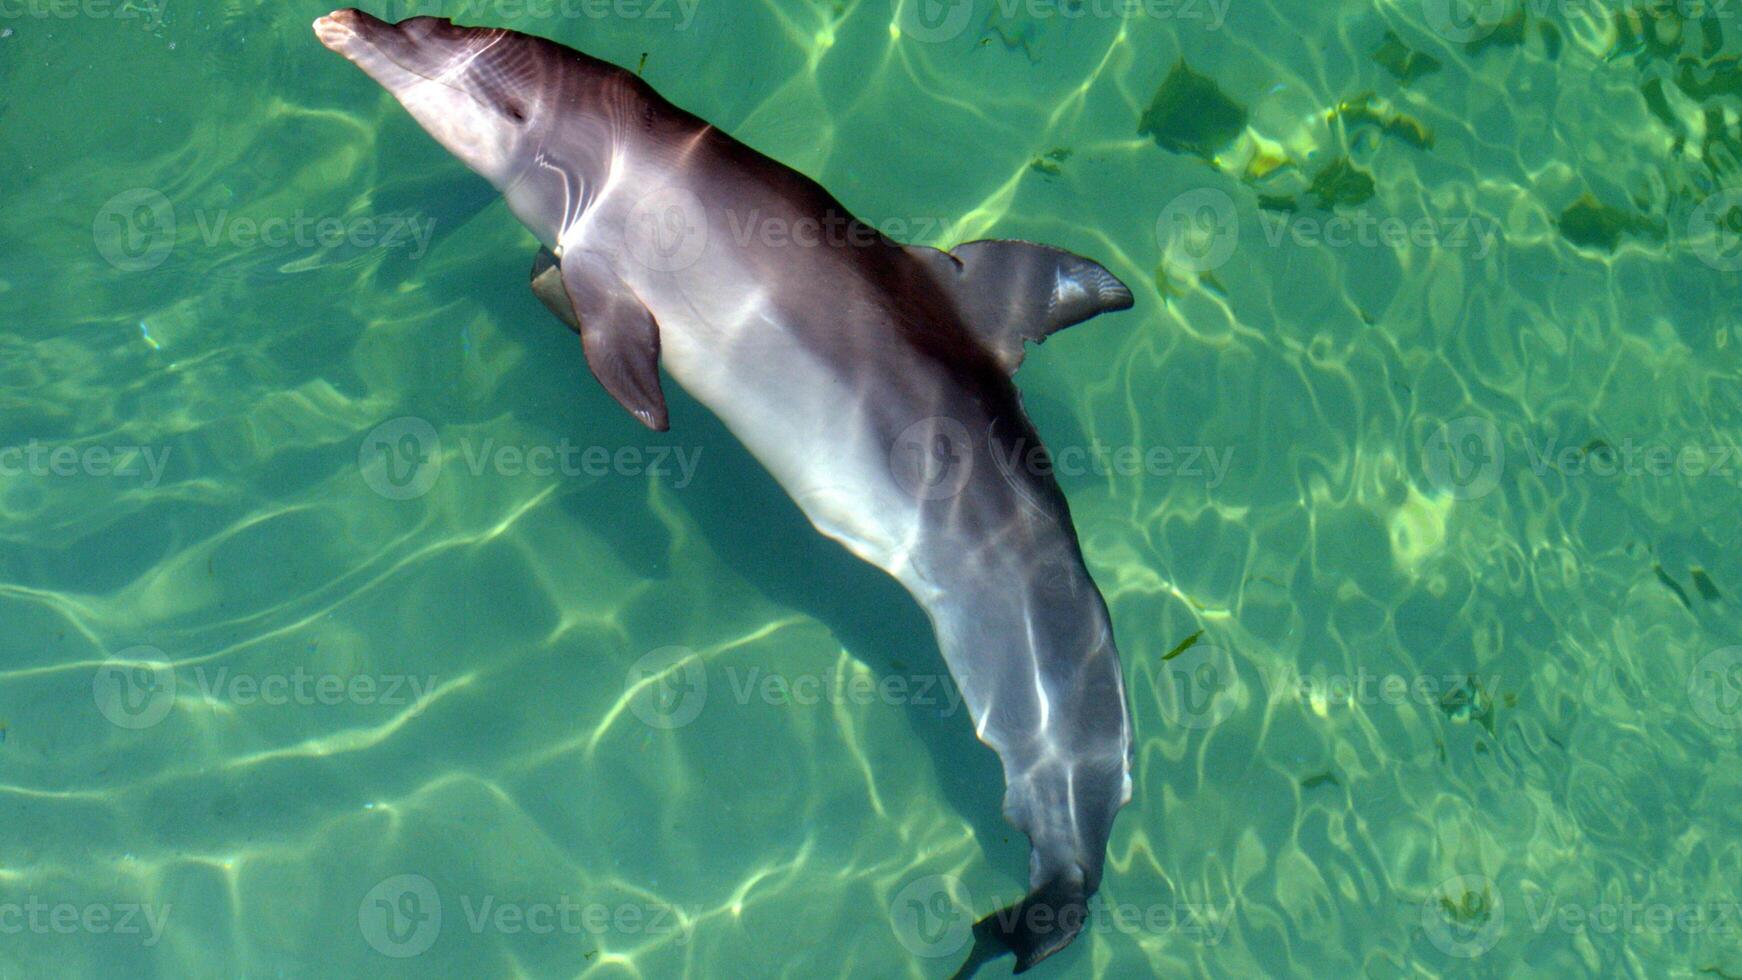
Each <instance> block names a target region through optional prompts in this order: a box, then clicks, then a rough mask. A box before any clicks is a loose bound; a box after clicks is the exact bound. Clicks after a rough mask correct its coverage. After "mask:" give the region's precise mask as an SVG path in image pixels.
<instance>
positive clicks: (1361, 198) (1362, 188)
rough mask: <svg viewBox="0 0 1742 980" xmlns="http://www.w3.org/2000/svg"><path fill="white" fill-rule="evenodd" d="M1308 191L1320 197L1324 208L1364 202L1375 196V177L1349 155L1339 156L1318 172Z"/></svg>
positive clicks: (1321, 205)
mask: <svg viewBox="0 0 1742 980" xmlns="http://www.w3.org/2000/svg"><path fill="white" fill-rule="evenodd" d="M1307 193H1308V194H1311V195H1312V196H1314V197H1316V198H1318V199H1319V206H1320V207H1323V208H1330V207H1336V206H1337V205H1340V204H1346V205H1350V206H1353V205H1356V204H1362V203H1365V202H1366V201H1368V200H1370V199H1371V198H1372V197H1373V177H1372V175H1371V174H1369V173H1367V172H1366V171H1364V170H1361V169H1360V168H1358V167H1356V166H1355V165H1354V164H1353V163H1350V162H1349V158H1348V157H1338V158H1337V159H1335V160H1332V161H1331V162H1330V163H1329V164H1328V165H1326V167H1325V169H1323V170H1321V171H1319V172H1318V175H1317V176H1315V177H1314V178H1313V182H1312V186H1310V187H1308V188H1307Z"/></svg>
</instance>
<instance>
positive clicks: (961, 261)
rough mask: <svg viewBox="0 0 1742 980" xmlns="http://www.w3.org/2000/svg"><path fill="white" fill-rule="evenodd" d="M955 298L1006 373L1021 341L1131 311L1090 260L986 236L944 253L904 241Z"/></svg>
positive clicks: (1121, 291)
mask: <svg viewBox="0 0 1742 980" xmlns="http://www.w3.org/2000/svg"><path fill="white" fill-rule="evenodd" d="M909 251H911V252H913V253H914V254H915V255H918V256H919V257H920V258H921V259H922V260H923V261H925V262H926V264H927V265H929V266H930V267H931V268H932V270H933V271H934V273H935V274H936V275H937V277H938V278H939V279H940V280H941V281H942V282H943V283H944V285H945V287H946V288H948V289H949V291H950V293H951V294H952V295H953V296H955V298H956V303H957V305H958V306H959V307H960V308H961V310H962V314H963V316H964V317H965V318H966V319H967V321H968V327H969V329H971V330H973V331H974V333H975V335H976V336H978V337H979V338H980V340H981V342H982V343H984V344H985V345H986V347H987V349H988V350H990V351H991V352H992V354H993V355H994V356H995V357H997V358H998V360H999V362H1000V363H1002V364H1003V365H1004V367H1005V368H1006V369H1007V370H1009V371H1010V372H1011V373H1015V371H1016V369H1017V368H1018V367H1021V366H1022V357H1023V354H1024V349H1023V346H1022V345H1023V342H1024V341H1029V340H1032V341H1034V342H1035V343H1040V342H1041V341H1043V340H1045V339H1046V338H1047V336H1048V335H1050V334H1053V333H1057V332H1058V331H1060V330H1063V329H1064V328H1066V327H1068V326H1071V325H1072V324H1076V323H1082V322H1083V321H1084V320H1087V319H1089V318H1090V317H1092V316H1094V315H1096V314H1097V313H1107V312H1110V311H1113V310H1125V309H1130V308H1131V290H1129V289H1127V288H1125V284H1124V283H1122V282H1120V281H1119V280H1118V278H1117V277H1115V276H1114V275H1113V274H1112V273H1111V272H1108V271H1107V270H1106V269H1104V268H1102V267H1101V266H1100V265H1099V264H1098V263H1095V262H1092V261H1090V260H1088V259H1085V258H1083V257H1082V256H1080V255H1073V254H1071V253H1070V252H1067V251H1065V250H1064V249H1061V248H1053V247H1051V246H1049V245H1037V244H1035V243H1033V242H1023V241H1015V240H1010V239H1004V240H998V239H986V240H983V241H978V242H968V243H967V244H964V245H958V246H956V247H955V249H954V250H952V251H949V252H940V251H938V250H937V249H935V248H924V247H921V246H912V247H910V248H909Z"/></svg>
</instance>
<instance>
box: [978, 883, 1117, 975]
mask: <svg viewBox="0 0 1742 980" xmlns="http://www.w3.org/2000/svg"><path fill="white" fill-rule="evenodd" d="M1088 918H1089V903H1088V896H1086V895H1085V894H1083V889H1082V888H1080V887H1077V886H1073V885H1071V884H1068V883H1065V882H1053V883H1049V884H1047V885H1043V886H1041V888H1039V889H1038V890H1036V891H1035V892H1034V893H1033V894H1031V895H1029V896H1028V897H1027V898H1025V899H1023V900H1022V901H1020V902H1017V903H1016V904H1015V905H1011V906H1008V907H1006V908H1002V909H999V910H998V911H996V912H993V913H992V914H991V915H988V916H986V917H985V918H984V919H981V920H980V921H979V922H976V923H974V948H973V949H972V950H970V951H969V953H968V959H967V962H965V963H963V964H962V968H961V969H960V970H957V971H956V974H955V978H954V980H967V978H969V977H972V976H973V975H974V973H975V971H977V970H979V969H980V967H982V966H984V965H986V964H987V963H990V962H992V961H993V960H996V959H998V958H1000V957H1002V956H1004V955H1005V954H1007V953H1014V954H1016V972H1017V973H1022V972H1024V971H1026V970H1028V968H1030V967H1032V966H1034V965H1035V964H1036V963H1039V962H1040V961H1041V960H1044V959H1046V958H1047V957H1048V956H1051V955H1052V954H1054V953H1056V952H1058V951H1059V950H1061V949H1063V948H1065V947H1066V946H1067V945H1069V944H1070V941H1071V940H1072V939H1075V938H1076V937H1077V933H1079V932H1082V931H1083V925H1084V924H1085V923H1086V922H1087V921H1088Z"/></svg>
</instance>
